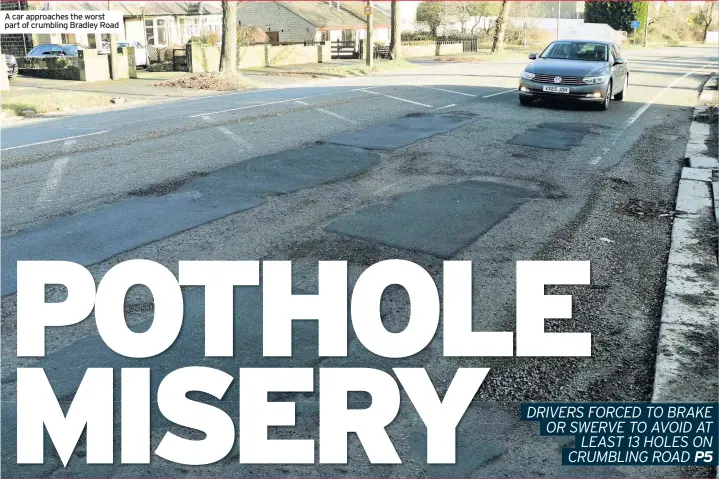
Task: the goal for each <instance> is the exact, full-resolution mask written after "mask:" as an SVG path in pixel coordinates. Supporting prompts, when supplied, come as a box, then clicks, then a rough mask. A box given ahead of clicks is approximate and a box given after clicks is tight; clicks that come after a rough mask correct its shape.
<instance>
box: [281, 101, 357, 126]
mask: <svg viewBox="0 0 719 479" xmlns="http://www.w3.org/2000/svg"><path fill="white" fill-rule="evenodd" d="M295 103H299V104H300V105H305V106H309V104H308V103H306V102H304V101H302V100H297V101H295ZM312 109H313V110H317V111H319V112H320V113H324V114H325V115H329V116H333V117H335V118H338V119H340V120H342V121H346V122H347V123H352V124H353V125H356V124H357V122H356V121H354V120H350V119H349V118H345V117H344V116H342V115H338V114H337V113H335V112H333V111H329V110H325V109H324V108H317V107H312Z"/></svg>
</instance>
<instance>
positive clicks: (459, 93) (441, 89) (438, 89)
mask: <svg viewBox="0 0 719 479" xmlns="http://www.w3.org/2000/svg"><path fill="white" fill-rule="evenodd" d="M410 86H418V87H420V88H429V89H430V90H437V91H443V92H447V93H454V94H456V95H464V96H471V97H473V98H474V97H476V96H477V95H472V94H471V93H464V92H461V91H454V90H445V89H444V88H437V87H434V86H427V85H410Z"/></svg>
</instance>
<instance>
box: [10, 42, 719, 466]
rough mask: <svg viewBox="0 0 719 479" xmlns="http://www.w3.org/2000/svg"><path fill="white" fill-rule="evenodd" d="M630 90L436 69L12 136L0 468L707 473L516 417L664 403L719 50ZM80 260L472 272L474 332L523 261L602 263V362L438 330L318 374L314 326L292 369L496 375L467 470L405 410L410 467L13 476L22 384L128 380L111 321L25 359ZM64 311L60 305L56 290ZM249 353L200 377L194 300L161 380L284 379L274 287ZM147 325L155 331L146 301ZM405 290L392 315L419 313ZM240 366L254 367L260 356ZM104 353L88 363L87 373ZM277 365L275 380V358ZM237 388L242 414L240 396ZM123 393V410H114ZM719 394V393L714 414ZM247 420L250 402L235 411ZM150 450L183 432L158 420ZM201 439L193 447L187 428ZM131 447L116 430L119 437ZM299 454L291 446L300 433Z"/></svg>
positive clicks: (159, 367) (662, 61) (310, 288)
mask: <svg viewBox="0 0 719 479" xmlns="http://www.w3.org/2000/svg"><path fill="white" fill-rule="evenodd" d="M626 56H627V58H628V60H629V62H630V68H631V72H632V73H631V76H630V85H629V90H628V92H627V94H626V95H625V99H624V101H622V102H612V104H611V106H610V110H609V111H607V112H600V111H595V110H593V109H591V108H589V107H586V106H572V105H547V104H537V105H535V106H533V107H529V108H527V107H521V106H520V105H519V101H518V98H517V93H516V87H517V78H518V75H519V73H520V71H521V70H522V69H523V67H524V62H506V63H476V64H467V63H462V64H455V63H452V64H448V63H438V62H426V63H421V64H420V65H419V66H418V67H417V68H414V69H408V70H404V71H398V72H395V73H392V74H386V75H378V76H373V77H361V78H351V79H338V80H333V81H318V82H314V83H311V84H305V85H302V86H295V87H289V88H283V89H274V90H261V91H252V92H245V93H233V94H221V95H217V96H213V97H205V98H194V99H188V100H185V101H179V102H174V103H166V104H161V105H154V106H148V107H140V108H133V109H126V110H122V111H116V112H110V113H101V114H93V115H84V116H73V117H67V118H64V119H59V120H54V121H47V122H38V123H33V124H30V125H27V126H22V127H11V128H3V129H2V130H1V134H2V145H1V149H2V194H3V198H2V199H3V208H2V228H3V259H2V261H3V263H2V266H3V277H2V288H3V289H2V294H3V298H2V318H3V322H2V333H3V340H2V347H3V358H2V359H3V364H2V378H3V382H4V383H5V385H4V387H3V410H2V415H3V416H2V419H3V432H4V438H3V439H5V440H4V441H3V447H4V448H5V449H3V455H2V456H3V459H2V461H3V463H2V466H3V468H4V472H5V474H6V475H8V476H19V475H21V474H23V475H25V477H28V476H39V475H48V474H54V475H60V476H69V475H81V476H86V475H92V476H99V477H111V476H115V475H119V474H121V475H124V476H126V477H141V476H148V475H153V476H164V477H178V476H181V475H192V476H203V475H207V476H214V477H231V476H245V477H246V476H250V475H263V476H266V477H280V476H283V477H297V476H315V477H317V476H325V477H332V476H334V477H340V476H352V477H357V476H373V477H380V476H385V475H388V476H425V477H501V476H503V475H504V476H518V477H521V476H524V477H528V476H533V477H539V476H559V477H572V476H585V477H601V476H640V477H688V476H698V477H708V475H709V474H710V471H709V469H707V468H704V469H703V468H691V469H680V468H674V467H662V468H653V469H652V468H637V467H592V468H582V467H562V466H561V465H560V464H561V453H560V449H561V446H562V445H567V444H570V445H571V442H572V440H573V439H571V438H549V437H539V435H538V428H537V425H536V423H520V422H519V421H518V402H519V401H530V400H551V401H563V400H566V401H610V400H611V401H646V400H649V399H650V398H651V388H652V380H653V374H654V367H653V365H654V356H655V351H656V338H657V331H658V326H659V318H660V313H661V300H662V295H663V290H664V288H663V285H664V275H665V268H666V264H665V262H666V255H667V252H668V248H669V233H670V231H671V220H670V218H671V212H672V210H673V201H674V197H675V194H676V184H677V179H678V175H679V171H680V168H681V166H682V165H683V154H684V150H685V147H686V142H687V134H688V129H689V125H690V121H691V115H692V107H693V105H694V104H695V102H696V100H697V95H698V92H699V90H700V88H701V85H702V84H703V83H704V82H705V81H706V80H707V79H708V78H709V76H710V74H711V73H712V72H715V71H716V70H717V52H716V49H715V48H711V47H708V48H700V47H696V48H672V49H664V50H633V51H629V52H628V53H627V55H626ZM30 258H32V259H68V260H73V261H77V262H80V263H82V264H85V265H86V266H87V267H88V269H90V271H91V272H92V273H93V274H94V275H95V277H96V279H99V278H101V277H102V275H103V273H104V272H106V271H107V270H108V269H109V268H110V267H112V266H113V265H115V264H117V263H118V262H120V261H123V260H127V259H134V258H146V259H151V260H154V261H158V262H160V263H162V264H165V265H166V266H167V267H168V268H170V269H171V270H172V271H175V272H176V269H177V266H176V265H177V261H178V260H186V259H195V260H201V259H206V260H220V259H223V260H239V259H247V260H257V259H262V260H273V259H274V260H286V259H290V260H292V261H293V272H294V276H295V277H294V288H295V292H300V293H302V292H304V293H312V292H315V291H316V277H317V272H316V267H317V261H319V260H346V261H348V263H349V272H350V273H349V275H350V285H352V284H353V283H354V281H355V280H356V278H357V276H358V275H359V273H360V272H361V271H362V270H363V269H365V268H366V267H368V266H369V265H371V264H373V263H375V262H377V261H380V260H383V259H389V258H403V259H408V260H411V261H414V262H416V263H418V264H420V265H422V266H423V267H424V268H426V269H427V270H428V271H429V272H430V274H431V275H432V276H433V277H434V279H435V281H436V283H437V285H438V287H439V289H440V291H441V284H442V275H441V271H442V261H443V260H445V259H459V260H471V261H472V262H473V279H474V295H475V301H474V305H473V312H474V326H475V329H477V330H497V331H500V330H510V331H512V330H514V325H513V324H514V299H515V295H514V281H515V273H514V270H515V261H517V260H541V259H545V260H591V262H592V263H591V264H592V284H591V286H584V287H580V286H576V287H561V288H560V287H553V288H550V292H552V293H563V294H572V295H573V298H574V300H573V301H574V303H573V319H571V320H556V321H547V329H548V330H551V331H589V332H591V333H592V337H593V346H592V352H593V356H592V357H591V358H547V359H534V358H502V359H499V358H498V359H485V358H483V359H473V358H463V359H450V358H442V356H441V351H442V348H441V334H438V335H437V337H436V338H435V339H434V340H433V341H432V343H430V345H429V346H428V347H427V349H426V350H425V351H423V352H422V353H420V354H418V355H416V356H414V357H411V358H407V359H405V360H400V361H392V362H391V364H388V361H387V360H382V359H381V358H379V357H377V356H373V355H372V354H370V353H369V352H367V351H365V350H363V349H362V347H361V346H360V345H359V343H358V341H357V339H356V338H354V337H353V336H352V335H351V337H350V355H349V358H347V359H343V360H338V359H331V358H326V359H322V360H321V361H319V360H318V358H317V350H316V328H315V327H314V326H312V325H311V324H310V325H308V326H307V327H305V326H297V327H295V337H294V341H295V345H296V347H295V349H294V350H295V351H296V354H295V357H293V358H292V364H293V365H295V366H300V365H312V366H317V365H320V364H321V365H322V366H323V367H331V366H333V365H342V366H347V365H355V366H357V365H360V366H365V367H377V368H381V369H389V368H390V367H396V366H412V365H414V366H422V367H425V368H426V369H427V371H428V373H429V374H430V377H431V378H432V379H433V381H434V382H435V384H436V385H437V387H438V388H439V389H440V390H443V389H444V388H446V387H447V385H448V384H449V382H450V381H451V379H452V377H453V375H454V372H455V371H456V368H457V367H460V366H465V367H467V366H472V367H490V368H492V369H491V371H490V373H489V375H488V378H487V380H486V381H485V383H484V384H483V386H482V387H481V388H480V392H479V393H478V395H477V397H476V399H475V403H473V406H472V407H471V408H470V410H469V411H468V413H467V415H466V417H465V418H464V420H463V422H462V423H461V424H460V428H459V433H458V446H457V454H458V457H457V464H456V465H447V466H427V465H426V464H425V462H426V461H425V460H424V456H425V454H426V452H425V441H426V438H425V430H424V426H423V425H422V423H421V421H420V420H419V418H418V416H417V414H416V412H415V411H414V410H413V408H412V406H411V405H409V404H410V403H409V402H408V401H407V402H403V408H402V410H401V411H400V414H399V416H398V418H397V419H396V420H395V421H394V422H393V423H392V425H391V426H390V427H389V428H388V431H389V433H390V436H391V437H392V438H393V439H394V440H395V447H396V448H397V451H398V453H399V455H400V457H401V458H402V459H403V464H402V465H397V466H372V465H369V464H368V463H367V459H366V456H365V455H364V453H363V452H362V451H361V447H360V446H359V442H358V441H357V440H356V439H354V438H353V439H352V440H351V441H350V462H349V464H348V465H346V466H345V465H343V466H256V467H248V466H240V465H239V464H238V461H237V450H236V449H235V450H234V451H233V452H232V453H231V454H230V456H228V458H226V459H225V460H223V461H221V462H220V463H218V464H215V465H213V466H207V467H202V468H191V467H181V466H178V465H175V464H169V463H166V462H164V461H161V460H158V459H156V458H153V465H152V467H149V466H118V465H114V466H113V465H110V466H92V467H89V466H86V465H84V464H83V463H84V454H85V452H84V449H83V448H84V446H81V447H79V448H78V450H77V451H76V453H75V456H76V457H73V459H72V460H71V462H70V464H69V466H68V467H69V469H64V468H62V466H61V464H60V463H59V461H58V459H57V456H56V454H55V452H54V451H53V449H52V447H50V446H49V445H46V455H47V457H48V459H47V460H46V464H44V465H42V466H32V467H30V466H24V467H19V466H17V465H15V464H14V462H15V461H14V450H15V445H14V441H15V437H14V436H15V433H14V432H13V430H14V425H13V423H14V421H15V419H14V409H15V407H14V404H13V401H14V397H15V396H14V384H13V381H14V377H15V368H17V367H20V366H31V365H43V364H45V365H47V366H48V377H49V378H50V380H51V382H52V383H53V387H54V388H55V392H56V394H57V395H58V397H61V398H63V399H65V400H70V399H71V398H72V395H73V392H74V390H75V389H76V387H77V385H78V383H79V381H80V379H81V375H82V372H83V371H84V369H85V368H86V367H88V366H93V367H98V366H107V367H109V366H113V367H122V366H123V365H126V366H129V365H132V364H134V363H132V362H131V361H129V360H123V359H122V358H120V357H118V356H117V355H113V354H110V353H109V352H108V350H107V348H106V347H105V346H104V345H103V344H102V343H101V341H100V340H99V338H98V336H97V335H96V330H95V326H94V322H93V321H90V320H86V321H84V322H83V323H81V324H79V325H76V326H72V327H68V328H62V329H58V330H51V331H49V332H48V336H47V347H46V350H47V354H48V355H47V357H46V358H45V359H43V360H41V361H37V360H31V359H19V358H16V357H15V324H14V319H15V295H14V288H15V285H14V283H15V276H14V264H13V263H14V261H16V260H18V259H30ZM48 295H49V297H50V298H51V299H53V298H54V299H61V298H62V297H63V295H64V291H62V290H61V288H55V289H50V290H49V292H48ZM235 304H236V305H237V306H236V307H237V309H238V316H239V317H242V318H247V319H246V320H245V319H243V322H242V325H241V326H238V328H239V330H240V332H239V333H238V334H237V337H238V338H241V339H238V341H239V343H238V345H237V346H236V356H237V357H236V358H235V359H232V360H227V359H220V358H212V359H208V360H203V359H202V357H201V355H202V350H201V345H202V343H203V336H202V328H201V324H202V307H203V300H202V294H201V291H197V290H193V289H188V290H187V291H186V294H185V306H186V316H185V326H184V329H183V332H182V335H181V339H180V340H179V341H178V342H177V343H176V344H175V345H173V347H172V348H171V349H170V351H168V352H167V353H165V354H163V355H160V356H158V357H157V358H153V359H151V360H148V362H146V363H143V366H145V367H151V368H152V370H153V378H154V379H153V384H155V385H156V384H157V382H158V381H159V380H160V379H161V378H162V377H164V375H165V374H167V373H168V372H170V371H172V370H174V369H176V368H178V367H182V366H184V365H197V364H200V363H202V365H206V366H212V367H218V368H221V369H223V370H225V371H227V372H229V373H230V374H233V376H236V369H237V367H238V366H263V365H279V364H284V363H279V362H277V360H267V359H262V358H261V352H260V349H259V341H260V337H261V336H260V332H261V328H260V325H259V320H260V318H261V306H260V305H261V293H260V291H259V288H238V289H237V293H236V301H235ZM127 311H128V313H127V320H128V323H129V324H131V325H132V327H133V328H138V329H137V330H143V329H144V328H146V327H147V326H148V324H149V321H151V318H152V306H151V298H150V297H149V295H148V294H147V291H144V290H142V289H141V288H136V289H135V290H132V291H131V293H130V294H129V295H128V298H127ZM408 312H409V311H408V303H407V298H406V295H405V294H404V293H403V292H402V291H401V290H399V289H393V288H390V289H389V290H388V292H387V294H385V297H384V298H383V318H384V321H385V325H386V327H387V328H388V329H390V330H392V331H399V330H401V329H402V328H403V326H404V324H405V323H406V319H407V317H408ZM239 351H241V353H240V352H239ZM89 358H91V361H90V359H89ZM273 361H274V362H273ZM232 387H234V389H231V390H230V391H229V392H228V393H227V397H229V398H235V397H236V395H237V384H236V382H235V383H234V384H233V386H232ZM117 397H119V394H117ZM696 399H697V400H715V399H716V398H696ZM295 400H296V401H297V402H298V406H297V414H298V419H297V424H298V429H299V430H302V431H303V434H306V435H307V437H315V438H316V437H317V417H316V415H317V401H316V397H315V396H306V395H303V396H298V397H297V398H295ZM223 407H225V408H226V409H227V410H228V412H230V414H231V415H232V416H233V417H235V418H236V417H237V402H236V401H234V399H228V400H226V401H223ZM153 414H154V415H153V444H157V441H158V440H159V439H160V438H161V437H162V435H163V434H164V433H165V431H167V430H168V429H170V430H173V431H176V432H177V431H179V432H178V433H179V434H183V433H184V434H186V430H183V429H182V428H179V427H178V426H175V425H172V424H168V423H167V421H165V420H163V419H162V418H161V415H160V414H159V413H158V412H157V411H153ZM183 431H184V432H183ZM116 436H117V438H118V443H119V429H118V431H116ZM283 437H284V436H283Z"/></svg>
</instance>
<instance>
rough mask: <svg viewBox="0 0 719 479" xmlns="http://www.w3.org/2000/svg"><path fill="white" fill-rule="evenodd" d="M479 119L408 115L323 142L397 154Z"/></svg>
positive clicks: (461, 115) (464, 114) (455, 114)
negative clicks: (408, 147) (396, 150)
mask: <svg viewBox="0 0 719 479" xmlns="http://www.w3.org/2000/svg"><path fill="white" fill-rule="evenodd" d="M475 117H476V115H475V114H474V113H468V112H452V113H420V114H415V115H407V116H403V117H402V118H399V119H397V120H395V121H392V122H389V123H384V124H382V125H377V126H371V127H369V128H363V129H361V130H358V131H353V132H351V133H344V134H342V135H338V136H333V137H330V138H327V139H326V140H323V142H324V143H333V144H336V145H345V146H354V147H357V148H366V149H368V150H394V149H397V148H402V147H403V146H407V145H410V144H412V143H415V142H417V141H420V140H424V139H425V138H430V137H432V136H435V135H439V134H441V133H446V132H448V131H451V130H454V129H455V128H459V127H460V126H464V125H467V124H469V123H472V122H473V121H474V118H475Z"/></svg>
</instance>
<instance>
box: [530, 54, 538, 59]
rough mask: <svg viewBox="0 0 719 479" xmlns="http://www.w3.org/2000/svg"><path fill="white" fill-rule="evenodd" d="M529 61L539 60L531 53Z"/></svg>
mask: <svg viewBox="0 0 719 479" xmlns="http://www.w3.org/2000/svg"><path fill="white" fill-rule="evenodd" d="M529 59H530V60H536V59H537V54H536V53H530V54H529Z"/></svg>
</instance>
